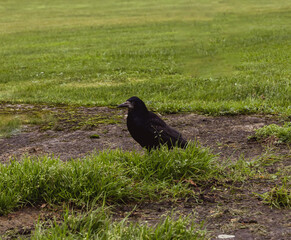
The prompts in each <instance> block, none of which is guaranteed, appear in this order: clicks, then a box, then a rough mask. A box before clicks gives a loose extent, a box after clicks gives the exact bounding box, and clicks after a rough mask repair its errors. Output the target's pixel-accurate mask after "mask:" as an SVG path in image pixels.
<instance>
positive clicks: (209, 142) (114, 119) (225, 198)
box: [0, 104, 291, 239]
mask: <svg viewBox="0 0 291 240" xmlns="http://www.w3.org/2000/svg"><path fill="white" fill-rule="evenodd" d="M36 112H45V114H53V116H54V117H55V119H54V120H53V124H52V123H51V122H45V123H39V124H37V125H32V124H29V125H26V126H23V127H22V130H21V132H19V133H17V134H15V135H12V136H11V137H6V138H0V162H2V163H5V162H9V161H10V159H11V158H15V159H17V160H21V159H22V157H23V156H25V155H29V156H38V155H44V154H49V155H54V156H58V157H59V158H60V159H62V160H64V161H68V160H69V159H71V158H82V157H83V156H85V155H88V154H90V153H91V152H96V151H102V150H103V149H108V148H109V149H115V148H121V149H124V150H128V151H133V150H134V151H144V150H143V149H142V148H141V147H140V146H139V145H138V144H137V143H136V142H135V141H134V140H133V139H132V138H131V137H130V135H129V133H128V131H127V128H126V120H125V119H126V111H125V110H123V109H113V108H98V107H90V108H86V107H75V108H74V109H73V110H72V109H70V110H68V109H67V108H66V107H64V106H40V105H38V106H33V105H24V104H20V105H19V104H18V105H12V104H2V105H0V114H1V113H2V114H4V113H5V114H23V113H25V114H28V115H29V114H35V113H36ZM68 113H70V114H69V115H68ZM161 117H162V118H163V119H164V120H165V121H166V122H167V123H168V124H169V125H171V126H172V127H174V128H175V129H177V130H179V131H180V132H181V133H182V135H183V136H184V137H185V138H187V139H188V140H191V141H195V140H198V141H199V142H200V144H201V145H202V146H205V147H209V148H210V149H211V150H212V151H213V152H214V153H216V154H219V158H220V159H223V158H230V159H231V160H233V161H235V160H237V159H238V158H239V157H242V156H244V158H245V159H246V160H247V159H253V158H256V157H258V156H260V155H261V154H263V153H265V152H266V151H267V150H270V148H271V149H272V151H274V152H275V153H276V154H278V155H282V156H284V161H283V163H282V164H283V165H282V166H283V167H284V166H290V165H291V157H290V156H291V151H290V146H288V145H284V144H280V145H276V144H275V142H274V140H272V139H269V140H268V141H265V142H257V141H255V140H249V138H248V137H249V136H251V135H252V134H253V133H254V130H255V129H257V128H260V127H262V126H264V125H267V124H271V123H278V124H280V122H279V120H277V119H276V118H275V117H273V116H259V115H252V116H219V117H211V116H202V115H197V114H193V113H190V114H189V113H187V114H186V113H185V114H170V115H162V116H161ZM71 119H73V121H72V120H71ZM84 119H91V120H92V121H85V120H84ZM96 119H98V121H97V120H96ZM100 119H101V120H102V121H101V120H100ZM95 120H96V121H95ZM99 120H100V121H99ZM94 121H95V123H96V122H98V124H95V123H92V122H94ZM282 166H281V167H282ZM273 186H274V183H272V182H268V181H264V180H262V181H253V182H252V181H249V182H248V183H245V184H244V185H243V186H242V185H241V186H236V187H235V188H234V187H230V188H228V187H227V186H216V189H215V190H214V189H213V188H212V187H211V186H207V185H206V186H193V191H195V192H197V193H200V195H199V194H198V195H199V197H198V198H197V199H180V200H179V201H176V202H172V201H170V200H169V201H163V202H146V203H141V204H139V205H137V206H135V205H122V206H119V207H117V209H116V210H115V217H114V218H115V219H119V218H122V217H124V216H127V215H128V213H129V212H131V214H130V217H129V220H134V221H140V222H148V223H149V224H155V223H156V222H157V221H158V220H160V218H161V216H163V215H166V214H169V213H170V212H171V211H172V210H173V209H175V211H176V212H178V213H179V214H180V215H188V214H191V213H193V212H194V215H195V218H196V219H197V221H198V222H201V221H203V220H204V221H205V222H206V223H205V225H204V226H205V227H206V228H207V230H210V231H211V232H212V239H216V238H217V236H218V235H219V234H230V235H235V238H234V239H291V224H290V223H291V214H290V210H289V209H276V208H273V209H272V208H270V206H267V205H265V204H263V202H262V201H261V199H259V198H258V197H257V196H256V195H255V194H253V193H254V192H257V193H263V192H265V191H266V190H267V189H270V187H273ZM133 209H134V211H133ZM53 215H55V212H54V211H53V210H51V209H49V208H48V207H41V206H36V207H25V208H23V209H21V210H18V211H16V212H13V213H10V214H8V215H7V216H0V236H1V235H3V236H5V238H9V236H17V234H18V235H25V234H29V233H30V232H31V231H32V230H33V226H34V223H35V222H36V221H37V220H38V219H39V216H41V219H46V218H50V217H51V216H53ZM10 233H13V234H10Z"/></svg>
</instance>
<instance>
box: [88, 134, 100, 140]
mask: <svg viewBox="0 0 291 240" xmlns="http://www.w3.org/2000/svg"><path fill="white" fill-rule="evenodd" d="M90 138H97V139H98V138H100V136H99V135H98V134H93V135H91V136H90Z"/></svg>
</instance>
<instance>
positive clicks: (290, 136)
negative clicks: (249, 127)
mask: <svg viewBox="0 0 291 240" xmlns="http://www.w3.org/2000/svg"><path fill="white" fill-rule="evenodd" d="M254 137H255V138H256V139H258V140H265V139H267V138H269V137H274V138H275V139H276V142H277V143H282V142H285V143H291V123H290V122H286V123H285V124H284V125H283V126H278V125H276V124H270V125H267V126H264V127H262V128H259V129H257V130H256V133H255V135H254Z"/></svg>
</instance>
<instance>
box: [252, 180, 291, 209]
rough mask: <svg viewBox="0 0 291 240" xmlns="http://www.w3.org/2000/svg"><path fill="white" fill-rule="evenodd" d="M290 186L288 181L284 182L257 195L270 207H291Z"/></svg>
mask: <svg viewBox="0 0 291 240" xmlns="http://www.w3.org/2000/svg"><path fill="white" fill-rule="evenodd" d="M290 187H291V185H290V183H289V184H286V183H284V184H282V185H281V186H276V187H274V188H272V189H271V190H270V191H267V192H265V193H263V194H258V195H259V196H260V197H261V198H262V199H263V202H264V203H266V204H268V205H271V207H276V208H291V191H290Z"/></svg>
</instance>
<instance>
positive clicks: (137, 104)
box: [117, 97, 148, 111]
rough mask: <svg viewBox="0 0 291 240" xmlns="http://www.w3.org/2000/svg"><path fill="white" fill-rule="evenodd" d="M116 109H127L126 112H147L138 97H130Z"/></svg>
mask: <svg viewBox="0 0 291 240" xmlns="http://www.w3.org/2000/svg"><path fill="white" fill-rule="evenodd" d="M117 107H119V108H120V107H127V108H128V111H148V110H147V107H146V105H145V104H144V102H143V101H142V100H141V99H139V98H138V97H131V98H129V99H127V100H126V102H124V103H122V104H120V105H119V106H117Z"/></svg>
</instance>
